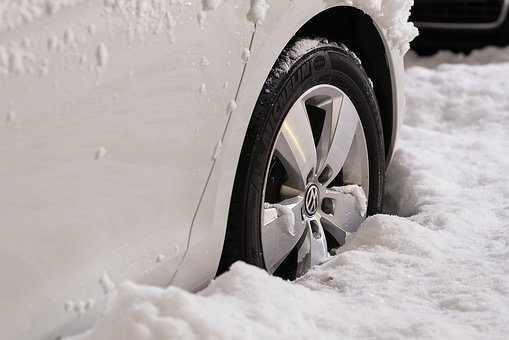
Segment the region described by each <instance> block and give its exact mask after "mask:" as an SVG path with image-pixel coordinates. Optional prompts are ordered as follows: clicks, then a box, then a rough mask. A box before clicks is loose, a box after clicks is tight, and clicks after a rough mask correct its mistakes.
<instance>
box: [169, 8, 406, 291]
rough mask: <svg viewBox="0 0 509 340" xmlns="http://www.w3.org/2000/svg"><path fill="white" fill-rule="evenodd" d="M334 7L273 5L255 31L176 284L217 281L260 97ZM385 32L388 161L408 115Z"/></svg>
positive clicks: (397, 59)
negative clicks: (292, 50)
mask: <svg viewBox="0 0 509 340" xmlns="http://www.w3.org/2000/svg"><path fill="white" fill-rule="evenodd" d="M333 6H337V1H327V2H324V1H322V0H309V1H306V2H303V1H296V2H291V3H286V2H277V3H276V2H272V3H271V8H270V11H268V13H267V18H266V20H265V21H264V22H263V24H262V25H258V26H257V27H256V32H255V35H254V38H253V43H252V45H251V57H250V59H249V62H248V63H247V67H246V71H245V74H244V77H243V79H242V83H241V86H240V89H239V94H238V97H237V98H236V99H237V110H236V111H235V112H234V113H233V114H232V118H231V120H230V121H229V124H228V128H227V130H226V133H225V136H224V138H223V142H222V152H221V155H220V157H219V158H218V159H217V160H216V162H215V164H214V167H213V171H212V173H211V176H210V181H209V185H208V186H207V189H206V191H205V194H204V198H203V200H202V201H201V204H200V208H199V210H198V213H197V215H196V219H195V222H194V224H193V228H192V233H191V238H190V247H189V250H188V252H187V254H186V256H185V258H184V261H183V264H182V265H181V266H180V267H179V269H178V270H177V273H176V275H175V276H174V278H173V279H172V284H174V285H177V286H181V287H186V288H188V289H189V288H193V289H194V290H197V289H201V288H203V287H205V286H206V285H207V283H208V282H210V280H211V279H212V278H213V277H214V275H215V272H216V269H217V264H218V263H219V259H220V257H221V251H222V245H223V241H224V235H225V225H226V222H227V219H228V210H229V205H230V196H231V192H232V189H233V181H234V178H235V171H236V167H237V163H238V160H239V156H240V151H241V148H242V142H243V140H244V136H245V132H246V130H247V126H248V124H249V120H250V118H251V114H252V112H253V110H254V107H255V104H256V100H257V99H258V95H259V93H260V91H261V89H262V87H263V84H264V82H265V80H266V78H267V76H268V74H269V72H270V70H271V69H272V67H273V65H274V62H275V61H276V60H277V58H278V56H279V54H280V53H281V51H282V50H283V49H284V47H285V46H286V44H287V43H288V42H289V41H290V39H291V38H292V37H293V35H294V34H295V33H296V32H297V31H298V30H299V28H301V27H302V26H303V25H304V24H305V23H306V22H307V21H308V20H309V19H311V18H312V17H313V16H315V15H317V14H319V13H320V12H322V11H324V10H326V9H328V8H331V7H333ZM375 24H376V23H375ZM380 34H381V37H382V39H384V44H385V46H386V48H387V57H388V62H389V65H390V68H391V71H392V72H391V73H392V74H391V76H392V85H393V103H394V105H393V107H394V113H393V117H394V121H393V129H392V131H393V137H392V143H391V147H390V154H389V155H388V158H387V159H388V160H389V161H390V159H391V158H392V153H393V152H394V148H395V141H396V135H397V131H398V128H399V126H401V124H402V122H403V116H404V115H403V113H404V106H405V97H404V93H403V86H402V85H403V59H402V56H401V53H400V50H399V49H398V48H394V47H391V46H390V44H389V43H388V42H387V41H386V40H385V37H384V33H383V30H382V29H380Z"/></svg>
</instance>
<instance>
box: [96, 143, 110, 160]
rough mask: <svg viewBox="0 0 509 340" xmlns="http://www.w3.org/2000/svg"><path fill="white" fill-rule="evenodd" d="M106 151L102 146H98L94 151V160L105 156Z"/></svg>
mask: <svg viewBox="0 0 509 340" xmlns="http://www.w3.org/2000/svg"><path fill="white" fill-rule="evenodd" d="M107 153H108V151H107V150H106V148H105V147H104V146H101V147H99V149H97V151H96V152H95V160H98V159H101V158H104V157H106V154H107Z"/></svg>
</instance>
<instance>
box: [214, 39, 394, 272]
mask: <svg viewBox="0 0 509 340" xmlns="http://www.w3.org/2000/svg"><path fill="white" fill-rule="evenodd" d="M302 51H305V53H302ZM302 109H303V110H302ZM303 112H304V113H303ZM306 117H307V118H306ZM348 117H350V120H348ZM356 122H357V123H356ZM349 124H350V125H349ZM349 127H352V128H351V129H350V128H349ZM309 128H310V130H309ZM308 130H309V131H308ZM348 141H350V145H348V143H349V142H348ZM383 141H384V138H383V130H382V124H381V118H380V113H379V110H378V105H377V102H376V97H375V94H374V91H373V87H372V83H371V81H370V79H369V78H368V76H367V75H366V73H365V72H364V70H363V68H362V66H361V62H360V60H359V59H358V58H357V57H356V56H355V55H354V54H353V53H352V52H351V51H349V50H348V49H347V48H346V47H345V46H343V45H340V44H336V43H329V42H327V41H326V40H310V39H300V40H295V41H293V42H291V43H290V44H289V45H288V46H287V47H286V49H285V50H284V51H283V52H282V53H281V55H280V57H279V59H278V61H277V62H276V63H275V65H274V67H273V69H272V71H271V73H270V75H269V77H268V78H267V81H266V83H265V85H264V87H263V89H262V91H261V93H260V95H259V97H258V101H257V104H256V106H255V109H254V112H253V115H252V118H251V121H250V123H249V127H248V130H247V134H246V137H245V140H244V143H243V147H242V152H241V156H240V160H239V165H238V168H237V173H236V177H235V183H234V189H233V194H232V199H231V203H230V211H229V218H228V225H227V231H226V238H225V243H224V247H223V253H222V258H221V262H220V265H219V269H218V273H221V272H224V271H226V270H227V269H228V268H229V266H230V265H231V264H232V263H233V262H235V261H237V260H242V261H245V262H247V263H250V264H253V265H256V266H258V267H261V268H265V269H267V270H268V271H269V272H270V273H272V274H274V275H278V276H281V277H283V278H285V279H294V278H295V277H298V276H299V275H302V274H303V273H305V272H306V271H307V270H308V269H309V268H310V267H312V266H313V265H316V264H318V263H321V262H323V261H325V260H326V258H327V257H328V253H329V252H332V251H333V250H334V249H335V248H337V247H338V246H340V245H342V244H343V243H344V238H345V236H346V234H347V233H349V232H353V231H355V230H356V229H357V228H358V226H359V225H360V223H362V221H363V220H364V219H365V218H366V216H367V215H372V214H376V213H379V212H380V211H381V209H382V194H383V184H384V172H385V168H384V167H385V153H384V144H383V143H384V142H383ZM311 144H314V147H315V152H313V145H311ZM345 150H346V154H345ZM336 151H337V152H336ZM299 160H301V161H299ZM334 162H336V163H337V164H338V165H337V166H335V165H334ZM329 163H330V164H331V165H330V166H329ZM308 170H309V173H308V172H307V171H308ZM356 188H359V189H362V190H357V189H356ZM363 195H364V196H366V197H367V201H365V202H363V197H362V196H363ZM363 204H367V208H365V209H363V207H362V205H363ZM308 208H309V209H308ZM292 215H293V217H292ZM357 215H358V216H357ZM352 216H354V217H352ZM279 257H281V258H279Z"/></svg>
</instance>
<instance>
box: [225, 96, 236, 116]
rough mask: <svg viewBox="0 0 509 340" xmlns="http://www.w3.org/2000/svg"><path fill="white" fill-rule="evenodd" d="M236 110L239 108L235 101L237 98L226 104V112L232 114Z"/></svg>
mask: <svg viewBox="0 0 509 340" xmlns="http://www.w3.org/2000/svg"><path fill="white" fill-rule="evenodd" d="M235 110H237V102H236V101H235V99H232V100H230V101H229V102H228V105H227V106H226V114H231V113H233V111H235Z"/></svg>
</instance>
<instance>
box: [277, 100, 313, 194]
mask: <svg viewBox="0 0 509 340" xmlns="http://www.w3.org/2000/svg"><path fill="white" fill-rule="evenodd" d="M274 155H275V156H276V157H278V158H279V160H280V161H281V163H283V166H284V168H285V170H286V171H287V173H288V177H289V179H288V182H287V184H288V185H289V186H291V187H293V188H296V189H300V190H303V189H304V188H305V186H306V182H307V178H308V175H309V173H310V172H311V170H313V169H315V168H316V147H315V143H314V140H313V133H312V131H311V125H310V123H309V118H308V115H307V112H306V109H305V106H304V103H303V102H302V101H297V102H296V103H295V104H294V105H293V107H292V108H291V109H290V111H289V112H288V115H287V117H286V118H285V120H284V122H283V125H282V127H281V132H280V134H279V136H278V138H277V141H276V147H275V150H274Z"/></svg>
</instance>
